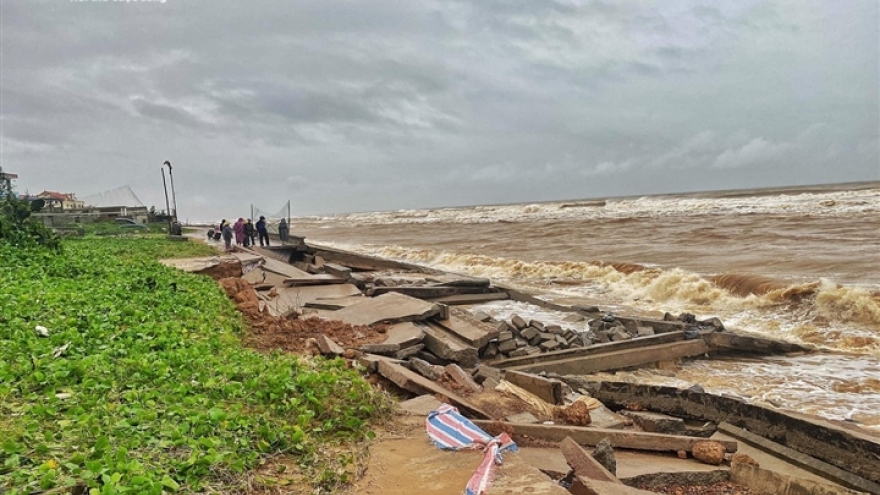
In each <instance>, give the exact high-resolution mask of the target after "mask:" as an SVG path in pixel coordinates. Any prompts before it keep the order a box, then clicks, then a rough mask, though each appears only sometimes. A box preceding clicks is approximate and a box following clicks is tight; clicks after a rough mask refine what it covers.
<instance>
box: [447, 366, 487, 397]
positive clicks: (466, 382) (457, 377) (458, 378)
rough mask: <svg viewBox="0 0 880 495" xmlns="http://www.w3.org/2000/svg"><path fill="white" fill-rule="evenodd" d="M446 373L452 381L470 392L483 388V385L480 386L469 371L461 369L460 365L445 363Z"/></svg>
mask: <svg viewBox="0 0 880 495" xmlns="http://www.w3.org/2000/svg"><path fill="white" fill-rule="evenodd" d="M446 374H447V375H449V377H450V378H452V381H454V382H455V383H457V384H458V385H459V386H460V387H462V388H464V389H466V390H469V391H471V392H479V391H480V390H482V389H483V387H481V386H480V385H479V384H478V383H477V382H475V381H474V379H473V377H471V375H470V373H468V372H466V371H465V370H463V369H461V366H459V365H457V364H454V363H453V364H447V365H446Z"/></svg>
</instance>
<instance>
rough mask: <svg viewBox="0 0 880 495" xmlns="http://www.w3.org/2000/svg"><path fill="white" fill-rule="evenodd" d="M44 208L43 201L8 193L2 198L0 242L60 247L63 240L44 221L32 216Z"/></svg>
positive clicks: (18, 245)
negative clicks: (28, 199)
mask: <svg viewBox="0 0 880 495" xmlns="http://www.w3.org/2000/svg"><path fill="white" fill-rule="evenodd" d="M40 208H42V204H41V202H38V201H34V202H30V201H25V200H21V199H18V198H16V197H15V195H6V196H4V197H3V199H0V243H5V244H8V245H12V246H16V247H28V246H36V245H42V246H46V247H48V248H50V249H56V250H57V249H60V247H61V241H60V240H59V239H58V236H56V235H55V234H54V233H53V232H52V231H51V230H49V229H47V228H46V227H45V226H44V225H43V223H42V222H40V221H39V220H37V219H36V218H33V217H32V216H31V213H32V212H35V211H38V210H39V209H40Z"/></svg>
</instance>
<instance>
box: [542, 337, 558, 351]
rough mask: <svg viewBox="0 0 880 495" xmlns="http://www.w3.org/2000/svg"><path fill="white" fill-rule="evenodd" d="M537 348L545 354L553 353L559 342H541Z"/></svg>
mask: <svg viewBox="0 0 880 495" xmlns="http://www.w3.org/2000/svg"><path fill="white" fill-rule="evenodd" d="M538 347H540V348H541V350H543V351H546V352H549V351H555V350H556V349H559V342H556V340H548V341H546V342H541V344H540V345H539V346H538Z"/></svg>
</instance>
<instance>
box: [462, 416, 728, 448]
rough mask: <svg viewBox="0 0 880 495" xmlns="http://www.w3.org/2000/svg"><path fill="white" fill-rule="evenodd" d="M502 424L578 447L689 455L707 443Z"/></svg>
mask: <svg viewBox="0 0 880 495" xmlns="http://www.w3.org/2000/svg"><path fill="white" fill-rule="evenodd" d="M474 423H475V424H476V425H477V426H479V427H480V428H484V429H485V428H490V427H492V422H491V421H482V420H477V421H474ZM504 424H505V425H509V428H510V429H507V428H506V427H505V430H504V431H513V435H514V438H516V436H517V435H528V436H530V437H533V438H540V439H542V440H549V441H551V442H561V441H562V440H564V439H565V437H571V438H572V439H573V440H574V441H575V442H577V443H579V444H581V445H590V446H595V445H596V444H598V443H599V442H601V441H602V440H603V439H605V438H607V439H608V440H609V441H610V442H611V444H612V445H614V447H615V448H621V449H633V450H649V451H656V452H678V451H679V450H683V451H685V452H690V451H691V450H692V449H693V446H694V444H695V443H697V442H705V441H706V439H705V438H697V437H684V436H679V435H663V434H661V433H645V432H641V431H622V430H614V429H608V428H593V427H592V426H562V425H528V424H515V425H514V424H508V423H504ZM496 429H497V427H496ZM719 443H721V444H722V445H723V446H724V448H725V449H727V452H736V448H737V443H736V442H731V441H719Z"/></svg>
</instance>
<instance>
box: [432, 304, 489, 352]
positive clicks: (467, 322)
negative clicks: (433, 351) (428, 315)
mask: <svg viewBox="0 0 880 495" xmlns="http://www.w3.org/2000/svg"><path fill="white" fill-rule="evenodd" d="M434 322H435V323H437V324H438V325H440V326H442V327H443V328H445V329H447V330H449V331H450V332H452V333H453V334H455V335H456V336H457V337H459V338H460V339H461V340H463V341H465V342H466V343H468V344H469V345H470V346H472V347H476V348H477V349H480V348H482V347H484V346H485V345H486V344H488V343H489V341H490V340H492V339H494V338H497V337H498V335H499V333H500V332H499V331H498V329H497V328H495V327H493V326H492V325H488V324H486V323H483V322H481V321H479V320H477V319H476V318H474V317H473V316H471V315H470V313H468V312H467V311H465V310H462V309H454V308H453V309H450V311H449V318H447V319H444V320H441V319H435V320H434Z"/></svg>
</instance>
